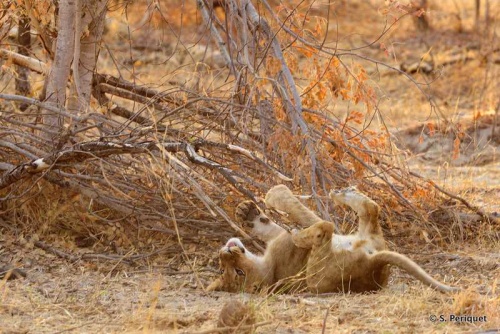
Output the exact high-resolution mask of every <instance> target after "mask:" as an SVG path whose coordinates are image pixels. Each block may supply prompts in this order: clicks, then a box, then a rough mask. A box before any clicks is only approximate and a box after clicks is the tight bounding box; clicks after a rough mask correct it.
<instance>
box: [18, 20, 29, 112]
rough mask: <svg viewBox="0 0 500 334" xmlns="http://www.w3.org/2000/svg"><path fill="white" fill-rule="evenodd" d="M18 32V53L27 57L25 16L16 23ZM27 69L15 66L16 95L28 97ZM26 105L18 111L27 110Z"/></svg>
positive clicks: (27, 24)
mask: <svg viewBox="0 0 500 334" xmlns="http://www.w3.org/2000/svg"><path fill="white" fill-rule="evenodd" d="M17 26H18V30H17V43H18V52H19V54H21V55H23V56H29V53H30V50H31V35H30V30H31V25H30V19H29V17H28V16H26V15H21V17H20V18H19V22H18V25H17ZM28 71H29V70H28V69H27V68H26V67H22V66H16V72H17V76H16V83H15V85H16V94H18V95H23V96H29V95H30V91H31V87H30V83H29V81H28ZM28 106H29V105H28V104H25V103H21V104H20V105H19V109H21V110H22V111H24V110H26V108H28Z"/></svg>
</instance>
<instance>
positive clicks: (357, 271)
mask: <svg viewBox="0 0 500 334" xmlns="http://www.w3.org/2000/svg"><path fill="white" fill-rule="evenodd" d="M330 197H331V198H332V200H333V201H334V202H335V203H336V204H344V205H348V206H350V207H351V208H352V209H353V210H355V211H356V212H357V214H358V217H359V231H358V233H356V234H354V235H351V236H339V235H336V234H334V233H333V231H334V226H333V224H332V223H330V222H325V221H323V222H318V223H316V224H314V225H313V226H311V227H308V228H306V229H304V230H302V231H301V232H298V233H296V234H294V235H293V242H294V243H295V244H296V245H297V246H298V247H304V248H306V249H311V253H310V255H309V258H308V262H307V274H306V275H307V286H308V288H309V289H310V291H313V292H316V293H324V292H346V291H352V292H368V291H376V290H379V289H381V288H382V287H385V286H386V285H387V282H388V279H389V275H390V270H389V269H390V268H389V265H395V266H398V267H400V268H401V269H403V270H405V271H407V272H408V273H409V274H410V275H412V276H413V277H415V278H417V279H418V280H420V281H421V282H422V283H424V284H426V285H428V286H430V287H432V288H435V289H437V290H439V291H442V292H451V291H457V290H458V289H457V288H453V287H450V286H447V285H445V284H443V283H440V282H438V281H437V280H435V279H434V278H432V277H431V276H429V274H427V273H426V272H425V271H424V270H423V269H422V268H421V267H420V266H419V265H418V264H416V263H415V262H413V261H412V260H411V259H409V258H408V257H406V256H404V255H402V254H399V253H397V252H392V251H388V250H386V248H387V247H386V244H385V240H384V238H383V235H382V229H381V227H380V224H379V222H378V214H379V211H380V209H379V207H378V205H377V204H376V203H375V202H374V201H372V200H371V199H370V198H368V197H367V196H366V195H364V194H362V193H360V192H358V191H357V190H356V189H355V188H347V189H344V190H342V191H337V192H331V193H330Z"/></svg>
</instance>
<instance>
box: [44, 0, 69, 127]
mask: <svg viewBox="0 0 500 334" xmlns="http://www.w3.org/2000/svg"><path fill="white" fill-rule="evenodd" d="M76 4H77V3H76V0H67V1H60V2H59V17H58V22H57V30H58V35H57V40H56V51H55V56H54V62H53V63H52V68H51V71H50V74H49V75H48V77H47V79H46V80H47V92H46V97H47V99H46V100H47V102H48V103H50V104H53V105H55V106H58V107H64V105H65V103H66V86H67V84H68V81H69V76H70V71H71V61H72V59H73V51H74V47H75V18H76V15H77V8H76ZM43 123H44V124H45V126H47V127H53V128H55V129H54V130H57V129H60V128H61V127H62V126H63V124H64V119H63V118H62V117H61V116H57V115H51V114H46V115H45V116H44V120H43Z"/></svg>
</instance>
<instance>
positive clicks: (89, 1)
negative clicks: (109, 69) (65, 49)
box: [68, 0, 107, 112]
mask: <svg viewBox="0 0 500 334" xmlns="http://www.w3.org/2000/svg"><path fill="white" fill-rule="evenodd" d="M77 8H78V9H80V10H78V13H79V14H78V15H80V19H78V20H76V26H75V48H74V56H73V82H72V85H71V90H70V95H69V98H68V110H70V111H73V112H83V111H85V109H87V107H88V106H89V104H90V97H91V91H92V77H93V74H94V70H95V66H96V63H97V57H98V56H99V43H100V41H101V37H102V34H103V32H104V21H105V17H106V11H107V8H106V1H103V0H97V1H95V0H77Z"/></svg>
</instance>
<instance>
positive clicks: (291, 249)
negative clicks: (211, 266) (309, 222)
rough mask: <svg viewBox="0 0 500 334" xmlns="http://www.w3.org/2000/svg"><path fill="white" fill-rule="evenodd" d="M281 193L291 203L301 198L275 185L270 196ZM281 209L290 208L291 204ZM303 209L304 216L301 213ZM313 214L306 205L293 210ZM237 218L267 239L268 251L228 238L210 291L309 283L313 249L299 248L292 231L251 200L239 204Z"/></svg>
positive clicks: (295, 285) (275, 287)
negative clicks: (259, 251)
mask: <svg viewBox="0 0 500 334" xmlns="http://www.w3.org/2000/svg"><path fill="white" fill-rule="evenodd" d="M285 189H286V190H285ZM278 192H280V193H281V195H282V198H283V199H285V202H287V203H291V202H292V201H293V200H295V201H298V200H297V199H296V198H295V196H293V194H292V192H291V191H290V190H288V188H286V187H285V186H277V187H274V188H272V189H271V190H269V192H268V194H267V195H268V196H266V198H268V197H270V198H272V197H274V196H276V195H277V193H278ZM292 198H293V200H291V199H292ZM280 208H281V209H287V208H289V206H280ZM302 209H303V210H304V215H302V214H301V213H300V210H302ZM306 212H309V214H307V213H306ZM287 213H289V212H287ZM311 214H312V215H314V214H313V213H312V212H311V211H310V210H309V209H307V208H306V207H305V206H303V205H302V204H301V206H299V207H298V208H296V209H295V210H294V211H293V213H291V215H292V216H294V217H301V216H306V215H308V216H311ZM314 216H315V215H314ZM235 218H236V220H237V221H238V222H240V223H241V224H242V225H243V227H244V228H246V229H250V230H251V233H252V234H253V235H255V236H257V237H258V238H259V239H260V240H262V241H264V242H266V244H267V247H266V251H265V253H264V255H263V256H257V255H254V254H252V253H251V252H250V251H248V250H247V249H246V248H245V247H244V245H243V243H242V242H241V241H240V240H239V239H238V238H232V239H230V240H228V242H227V243H226V245H225V246H224V247H222V248H221V250H220V251H219V260H220V267H221V270H222V274H221V276H220V277H219V278H217V279H216V280H215V281H214V282H213V283H212V284H211V285H210V286H209V287H208V290H209V291H210V290H222V291H229V292H237V291H245V292H255V291H257V290H260V289H264V288H270V287H273V288H274V289H288V290H290V289H298V288H301V287H304V286H305V283H304V279H303V274H304V273H305V267H306V264H307V257H308V254H309V250H306V249H302V248H298V247H296V246H295V244H294V243H293V241H292V236H291V234H290V233H289V232H287V231H286V230H285V229H284V228H282V227H281V226H279V225H278V224H276V223H275V222H274V221H272V220H271V219H269V217H267V215H266V214H265V213H263V212H262V211H261V210H260V209H259V208H258V207H257V205H256V204H255V203H253V202H251V201H244V202H242V203H240V204H239V205H238V206H237V208H236V211H235ZM318 219H319V218H318ZM242 273H243V275H242Z"/></svg>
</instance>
